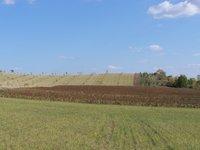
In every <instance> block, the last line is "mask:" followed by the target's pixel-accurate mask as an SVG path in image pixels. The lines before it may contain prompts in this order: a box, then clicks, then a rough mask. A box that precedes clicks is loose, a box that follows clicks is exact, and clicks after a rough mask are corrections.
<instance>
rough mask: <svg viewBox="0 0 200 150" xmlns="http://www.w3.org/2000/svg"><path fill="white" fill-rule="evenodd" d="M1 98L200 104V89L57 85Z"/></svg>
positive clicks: (0, 93)
mask: <svg viewBox="0 0 200 150" xmlns="http://www.w3.org/2000/svg"><path fill="white" fill-rule="evenodd" d="M0 96H1V97H13V98H25V99H37V100H49V101H65V102H81V103H96V104H118V105H137V106H138V105H140V106H166V107H198V108H199V107H200V92H199V91H198V90H191V89H173V88H146V87H131V86H130V87H129V86H127V87H125V86H56V87H38V88H19V89H6V90H1V91H0Z"/></svg>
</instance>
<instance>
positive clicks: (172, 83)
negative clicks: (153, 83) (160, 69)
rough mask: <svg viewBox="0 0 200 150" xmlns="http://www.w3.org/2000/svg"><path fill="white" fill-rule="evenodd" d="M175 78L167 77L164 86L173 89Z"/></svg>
mask: <svg viewBox="0 0 200 150" xmlns="http://www.w3.org/2000/svg"><path fill="white" fill-rule="evenodd" d="M175 80H176V79H175V78H174V77H172V76H168V77H167V82H166V84H165V85H166V86H167V87H174V84H175Z"/></svg>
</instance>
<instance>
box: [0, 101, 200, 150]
mask: <svg viewBox="0 0 200 150" xmlns="http://www.w3.org/2000/svg"><path fill="white" fill-rule="evenodd" d="M0 114H1V115H0V149H126V150H128V149H170V150H171V149H200V126H199V124H200V117H199V116H200V109H183V108H153V107H132V106H112V105H89V104H70V103H62V102H44V101H26V100H20V99H3V98H1V99H0Z"/></svg>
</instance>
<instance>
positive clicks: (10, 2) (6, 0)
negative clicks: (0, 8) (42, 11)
mask: <svg viewBox="0 0 200 150" xmlns="http://www.w3.org/2000/svg"><path fill="white" fill-rule="evenodd" d="M24 1H25V2H27V3H28V4H34V3H35V2H36V0H24ZM3 4H5V5H15V4H16V0H3Z"/></svg>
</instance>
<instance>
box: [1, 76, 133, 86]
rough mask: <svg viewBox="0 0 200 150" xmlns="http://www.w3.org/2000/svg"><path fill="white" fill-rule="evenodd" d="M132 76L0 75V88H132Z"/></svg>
mask: <svg viewBox="0 0 200 150" xmlns="http://www.w3.org/2000/svg"><path fill="white" fill-rule="evenodd" d="M133 83H134V75H133V74H123V73H121V74H119V73H118V74H90V75H63V76H55V75H54V76H53V75H19V74H14V73H12V74H11V73H10V74H8V73H0V88H20V87H41V86H42V87H51V86H56V85H106V86H107V85H110V86H132V85H133Z"/></svg>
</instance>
